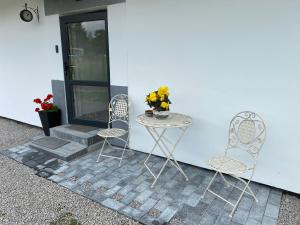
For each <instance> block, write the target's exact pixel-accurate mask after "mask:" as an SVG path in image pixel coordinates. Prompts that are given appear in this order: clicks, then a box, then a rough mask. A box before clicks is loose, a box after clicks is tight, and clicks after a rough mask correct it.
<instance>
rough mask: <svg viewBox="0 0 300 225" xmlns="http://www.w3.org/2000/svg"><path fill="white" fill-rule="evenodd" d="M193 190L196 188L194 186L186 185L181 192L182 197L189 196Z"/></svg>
mask: <svg viewBox="0 0 300 225" xmlns="http://www.w3.org/2000/svg"><path fill="white" fill-rule="evenodd" d="M195 190H197V187H196V186H195V185H190V184H189V185H187V186H186V187H185V188H184V189H183V191H182V194H183V195H190V194H192V193H193V192H194V191H195Z"/></svg>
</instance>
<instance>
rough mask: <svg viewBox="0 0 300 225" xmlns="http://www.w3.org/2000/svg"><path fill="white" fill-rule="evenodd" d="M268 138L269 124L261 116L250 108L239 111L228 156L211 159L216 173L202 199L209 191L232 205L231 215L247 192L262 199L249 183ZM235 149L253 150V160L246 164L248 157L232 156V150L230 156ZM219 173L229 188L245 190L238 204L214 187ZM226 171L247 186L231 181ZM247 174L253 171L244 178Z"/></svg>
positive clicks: (230, 140)
mask: <svg viewBox="0 0 300 225" xmlns="http://www.w3.org/2000/svg"><path fill="white" fill-rule="evenodd" d="M265 138H266V126H265V124H264V122H263V120H262V119H261V117H260V116H259V115H257V114H256V113H254V112H250V111H245V112H241V113H239V114H237V115H236V116H235V117H234V118H233V119H232V120H231V122H230V127H229V132H228V144H227V148H226V150H225V155H224V156H220V157H214V158H211V159H210V160H208V162H207V163H208V165H209V167H210V168H211V169H213V170H214V171H216V173H215V174H214V176H213V178H212V179H211V181H210V183H209V184H208V186H207V188H206V190H205V191H204V193H203V195H202V198H203V197H204V196H205V194H206V192H207V191H208V192H210V193H212V194H213V195H215V196H217V197H218V198H220V199H222V200H223V201H225V202H226V203H228V204H229V205H231V206H232V207H233V209H232V211H231V213H230V214H229V216H230V217H232V216H233V214H234V212H235V210H236V208H237V206H238V204H239V202H240V200H241V199H242V197H243V195H244V194H245V193H246V194H249V195H251V196H252V197H253V198H254V199H255V201H256V202H258V200H257V198H256V197H255V194H254V193H253V191H252V190H251V188H250V186H249V183H250V182H251V180H252V177H253V174H254V172H255V168H256V163H257V160H258V157H259V152H260V150H261V148H262V146H263V144H264V142H265ZM233 149H239V150H244V151H245V152H246V153H249V154H250V159H251V160H249V161H251V162H247V163H246V162H245V161H244V160H238V159H235V158H233V157H232V156H229V153H231V154H230V155H232V151H233ZM218 174H219V175H220V176H221V177H222V179H223V180H224V181H225V183H226V185H227V187H229V186H233V187H234V188H237V189H239V190H240V191H241V194H240V196H239V198H238V200H237V202H236V203H232V202H230V201H228V200H226V199H225V198H224V197H222V196H220V195H219V194H217V193H215V192H213V191H212V190H211V189H210V187H211V185H212V183H213V181H214V180H215V178H216V177H217V175H218ZM223 174H228V175H230V176H232V177H234V178H236V179H237V180H239V181H240V182H242V184H244V185H245V186H244V187H243V188H240V187H238V186H236V185H235V184H233V183H231V182H230V181H228V180H227V179H226V178H225V176H224V175H223ZM247 174H249V178H248V180H244V179H242V178H241V176H242V175H247Z"/></svg>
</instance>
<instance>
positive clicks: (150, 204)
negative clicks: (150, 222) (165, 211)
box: [139, 198, 157, 212]
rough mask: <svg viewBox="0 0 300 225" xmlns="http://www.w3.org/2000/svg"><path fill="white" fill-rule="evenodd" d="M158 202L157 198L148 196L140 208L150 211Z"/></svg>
mask: <svg viewBox="0 0 300 225" xmlns="http://www.w3.org/2000/svg"><path fill="white" fill-rule="evenodd" d="M156 203H157V200H155V199H152V198H148V199H147V200H146V202H145V203H144V204H142V205H141V207H140V208H139V209H140V210H141V211H143V212H148V211H149V210H150V209H151V208H152V207H154V205H155V204H156Z"/></svg>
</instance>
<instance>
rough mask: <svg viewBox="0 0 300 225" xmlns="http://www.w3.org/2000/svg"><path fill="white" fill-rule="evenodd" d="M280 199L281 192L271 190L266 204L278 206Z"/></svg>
mask: <svg viewBox="0 0 300 225" xmlns="http://www.w3.org/2000/svg"><path fill="white" fill-rule="evenodd" d="M281 198H282V191H279V190H278V189H273V190H271V192H270V195H269V199H268V204H269V203H270V204H272V205H276V206H280V203H281Z"/></svg>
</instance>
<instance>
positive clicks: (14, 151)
mask: <svg viewBox="0 0 300 225" xmlns="http://www.w3.org/2000/svg"><path fill="white" fill-rule="evenodd" d="M8 151H10V152H13V153H16V152H18V151H20V149H19V148H17V147H14V148H10V149H8Z"/></svg>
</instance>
